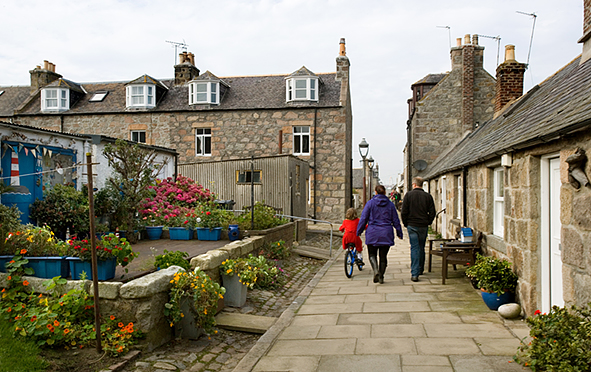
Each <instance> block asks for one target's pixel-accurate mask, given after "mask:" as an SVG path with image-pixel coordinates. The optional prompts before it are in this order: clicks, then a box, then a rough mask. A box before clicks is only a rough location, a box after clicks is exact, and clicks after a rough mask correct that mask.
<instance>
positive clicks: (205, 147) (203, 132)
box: [195, 128, 211, 156]
mask: <svg viewBox="0 0 591 372" xmlns="http://www.w3.org/2000/svg"><path fill="white" fill-rule="evenodd" d="M195 156H211V129H210V128H197V129H195Z"/></svg>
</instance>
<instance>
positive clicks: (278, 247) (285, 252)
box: [259, 240, 291, 260]
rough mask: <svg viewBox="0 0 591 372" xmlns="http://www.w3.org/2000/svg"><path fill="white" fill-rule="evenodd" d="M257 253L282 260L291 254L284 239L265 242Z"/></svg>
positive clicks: (271, 258)
mask: <svg viewBox="0 0 591 372" xmlns="http://www.w3.org/2000/svg"><path fill="white" fill-rule="evenodd" d="M259 254H260V255H263V256H265V257H266V258H268V259H270V260H284V259H286V258H288V257H289V256H291V250H290V249H289V248H288V247H287V245H286V244H285V241H283V240H279V241H276V242H273V243H265V244H264V245H263V249H261V251H260V253H259Z"/></svg>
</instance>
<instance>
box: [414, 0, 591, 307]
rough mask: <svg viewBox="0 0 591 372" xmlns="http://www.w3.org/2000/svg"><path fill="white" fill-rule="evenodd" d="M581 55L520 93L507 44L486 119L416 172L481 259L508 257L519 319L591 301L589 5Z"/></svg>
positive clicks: (518, 71)
mask: <svg viewBox="0 0 591 372" xmlns="http://www.w3.org/2000/svg"><path fill="white" fill-rule="evenodd" d="M584 5H585V6H584V9H585V10H584V11H585V17H584V19H585V22H584V35H583V37H582V38H581V39H580V40H579V42H581V43H583V53H582V55H580V56H578V57H576V58H575V59H574V60H573V61H572V62H570V63H569V64H567V65H566V66H564V67H562V68H561V69H560V70H558V71H557V72H556V73H555V74H554V75H552V76H550V77H548V78H547V79H546V80H544V81H543V82H541V83H540V84H538V85H536V86H535V87H533V88H532V89H531V90H530V91H529V92H527V93H526V94H525V95H521V94H522V90H523V73H524V71H525V68H526V67H527V66H526V65H525V64H523V63H519V62H517V61H516V60H515V56H514V48H513V47H512V46H507V47H506V54H505V62H504V63H502V64H501V65H499V66H498V68H497V92H496V98H495V113H494V118H492V119H491V120H488V121H486V122H481V123H479V125H474V130H473V131H472V132H470V133H468V134H467V135H466V136H464V138H463V139H462V140H461V141H460V142H459V143H458V144H456V145H454V146H453V147H452V148H449V149H447V150H445V151H444V152H443V153H442V155H440V156H439V157H438V158H436V159H435V160H434V161H433V162H432V164H430V166H429V167H428V168H427V169H426V170H425V171H424V172H423V173H422V175H423V176H424V177H425V178H426V179H428V183H429V184H428V187H429V190H430V192H431V194H432V195H433V196H434V197H435V198H436V199H437V200H436V204H437V203H440V204H439V205H440V207H438V209H443V208H445V209H446V210H447V213H446V215H447V220H440V221H438V222H439V226H441V228H442V233H443V234H444V235H446V234H447V235H452V234H454V232H455V230H456V228H457V227H458V226H468V227H471V228H473V229H474V230H476V231H479V232H482V233H483V234H484V237H485V239H484V241H485V247H486V251H487V254H489V255H494V256H498V257H503V258H507V259H509V260H510V261H511V262H513V265H514V268H515V271H516V273H517V274H518V276H519V284H518V289H517V292H518V293H517V294H518V299H519V301H520V303H521V304H522V306H523V308H524V310H525V312H526V314H528V315H532V314H533V313H534V312H535V310H537V309H540V310H541V311H543V312H547V311H548V310H549V309H550V308H551V306H552V305H558V306H563V305H571V304H578V305H584V304H587V303H588V302H590V301H591V184H589V181H588V180H589V177H591V163H590V162H589V161H587V160H586V155H585V153H587V154H588V153H589V152H591V110H590V109H589V108H590V107H591V0H585V1H584Z"/></svg>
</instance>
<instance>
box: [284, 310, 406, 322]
mask: <svg viewBox="0 0 591 372" xmlns="http://www.w3.org/2000/svg"><path fill="white" fill-rule="evenodd" d="M296 320H297V319H296ZM410 322H411V321H410V315H409V313H389V314H366V313H363V314H341V315H340V316H339V318H338V323H337V324H409V323H410Z"/></svg>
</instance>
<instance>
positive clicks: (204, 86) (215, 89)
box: [189, 82, 220, 105]
mask: <svg viewBox="0 0 591 372" xmlns="http://www.w3.org/2000/svg"><path fill="white" fill-rule="evenodd" d="M219 92H220V83H219V82H192V83H189V104H190V105H195V104H201V103H209V104H212V105H218V104H219V103H220V94H219Z"/></svg>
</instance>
